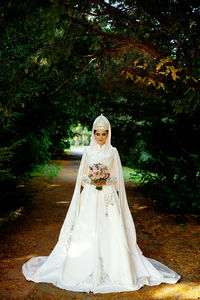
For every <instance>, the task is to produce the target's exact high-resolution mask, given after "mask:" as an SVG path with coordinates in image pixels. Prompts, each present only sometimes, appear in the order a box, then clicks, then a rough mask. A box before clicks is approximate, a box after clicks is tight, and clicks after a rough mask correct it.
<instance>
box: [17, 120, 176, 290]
mask: <svg viewBox="0 0 200 300" xmlns="http://www.w3.org/2000/svg"><path fill="white" fill-rule="evenodd" d="M93 126H94V125H93ZM109 129H110V127H109ZM110 138H111V129H110V131H109V137H108V139H107V141H106V144H104V145H103V146H102V147H100V146H99V145H98V144H96V143H95V141H94V137H92V139H91V143H90V146H87V147H85V148H84V151H83V156H82V159H81V163H80V167H79V171H78V175H77V180H76V186H75V190H74V194H73V197H72V201H71V203H70V207H69V209H68V212H67V215H66V218H65V220H64V223H63V225H62V228H61V231H60V235H59V239H58V242H57V244H56V245H55V247H54V249H53V251H52V252H51V253H50V255H49V256H39V257H32V258H31V259H29V260H28V261H27V262H25V263H24V264H23V267H22V271H23V274H24V276H25V277H26V279H27V280H32V281H34V282H48V283H52V284H54V285H55V286H57V287H59V288H62V289H66V290H70V291H83V292H90V291H92V292H93V293H110V292H122V291H134V290H138V289H140V288H141V287H142V286H144V285H150V286H153V285H158V284H160V283H162V282H166V283H171V284H174V283H176V282H177V281H178V280H179V279H180V275H179V274H177V273H176V272H174V271H173V270H171V269H169V268H168V267H167V266H165V265H163V264H162V263H160V262H158V261H156V260H154V259H152V258H147V257H145V256H144V255H143V254H142V251H141V250H140V248H139V246H138V245H137V242H136V232H135V226H134V222H133V219H132V216H131V213H130V210H129V207H128V203H127V198H126V192H125V187H124V180H123V173H122V166H121V161H120V157H119V154H118V151H117V149H116V148H114V147H112V146H111V144H110ZM99 162H100V163H103V164H105V165H106V166H107V167H108V169H109V171H110V173H111V178H114V180H112V179H111V180H110V181H109V182H108V184H106V185H104V186H103V189H102V190H97V189H96V187H95V186H94V185H92V184H90V183H89V181H88V182H87V180H83V178H86V177H87V174H88V166H90V165H92V164H94V163H99ZM81 185H82V186H83V190H82V192H80V190H81Z"/></svg>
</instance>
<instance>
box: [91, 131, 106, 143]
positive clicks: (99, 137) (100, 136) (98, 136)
mask: <svg viewBox="0 0 200 300" xmlns="http://www.w3.org/2000/svg"><path fill="white" fill-rule="evenodd" d="M94 136H95V140H96V142H97V143H98V144H99V145H100V146H102V145H104V144H105V142H106V139H107V137H108V133H107V131H106V130H96V132H95V134H94Z"/></svg>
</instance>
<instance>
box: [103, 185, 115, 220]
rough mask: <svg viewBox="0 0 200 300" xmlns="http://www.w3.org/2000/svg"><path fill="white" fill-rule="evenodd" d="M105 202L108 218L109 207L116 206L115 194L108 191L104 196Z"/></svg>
mask: <svg viewBox="0 0 200 300" xmlns="http://www.w3.org/2000/svg"><path fill="white" fill-rule="evenodd" d="M104 202H105V205H106V214H105V215H106V216H108V206H109V205H114V203H113V192H110V191H108V193H106V194H105V195H104Z"/></svg>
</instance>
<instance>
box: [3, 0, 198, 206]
mask: <svg viewBox="0 0 200 300" xmlns="http://www.w3.org/2000/svg"><path fill="white" fill-rule="evenodd" d="M1 10H2V12H1V16H0V26H1V45H0V61H1V62H0V66H1V68H0V84H1V89H0V97H1V103H0V126H1V131H0V145H1V150H0V187H1V192H2V193H1V196H0V197H1V202H2V203H5V202H6V201H7V202H6V203H9V201H10V200H7V199H8V198H9V199H11V198H12V199H14V198H15V196H14V194H13V196H9V197H8V194H7V191H8V190H9V191H11V190H13V193H14V191H15V187H16V185H17V184H18V183H19V182H23V181H24V180H26V179H27V178H29V176H30V172H31V171H32V170H33V168H34V167H35V165H37V164H41V163H43V162H48V161H49V160H50V159H51V157H52V154H55V153H62V152H63V150H64V149H66V148H68V147H69V140H70V139H71V138H73V132H72V131H71V128H72V125H73V126H77V125H78V124H79V123H81V124H82V125H83V126H86V127H87V128H88V129H91V126H92V122H93V120H94V119H95V117H96V116H97V115H99V114H100V113H104V114H105V115H106V116H107V117H108V118H109V120H110V122H111V125H112V137H113V140H112V143H113V145H114V146H117V147H118V149H119V151H120V154H121V158H122V161H123V162H124V163H126V164H129V166H130V167H134V169H135V168H136V169H138V170H139V172H140V174H141V172H142V174H143V176H142V178H143V179H142V180H143V183H145V184H146V187H147V186H148V192H149V193H150V192H151V194H152V197H154V196H155V197H156V199H157V203H158V204H159V205H161V206H162V207H163V208H166V209H168V208H169V209H172V210H174V211H186V210H189V211H191V210H195V209H197V208H198V209H199V190H198V186H199V175H198V174H199V160H198V157H199V150H200V149H199V146H198V143H197V141H198V136H199V130H200V129H199V99H200V97H199V95H200V92H199V91H200V85H199V80H198V78H199V74H200V61H199V54H200V53H199V51H200V46H199V31H198V29H199V26H200V24H199V20H200V18H199V4H198V3H196V2H195V1H194V2H192V3H189V2H188V1H162V2H161V1H160V2H159V5H157V2H156V1H155V0H151V1H149V0H148V1H129V0H124V1H117V0H116V1H115V0H113V1H77V0H72V1H67V2H63V1H60V0H52V1H45V2H43V1H38V0H28V1H12V0H11V1H10V0H7V1H4V2H3V3H2V6H1ZM135 174H136V173H135ZM135 176H137V174H136V175H135ZM138 176H139V178H140V176H141V175H138ZM137 180H138V178H137ZM153 187H154V189H153ZM153 190H154V192H153ZM155 191H157V192H158V196H156V194H155ZM183 191H184V195H186V196H184V197H183ZM164 192H165V193H164ZM159 195H160V196H159ZM165 195H166V196H165ZM159 199H160V200H159ZM168 199H169V200H168ZM190 199H191V200H190ZM13 202H14V200H12V201H10V203H12V205H13Z"/></svg>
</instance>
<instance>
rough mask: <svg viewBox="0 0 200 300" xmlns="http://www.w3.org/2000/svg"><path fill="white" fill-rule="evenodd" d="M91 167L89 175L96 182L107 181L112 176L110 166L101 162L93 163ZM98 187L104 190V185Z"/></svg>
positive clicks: (97, 187)
mask: <svg viewBox="0 0 200 300" xmlns="http://www.w3.org/2000/svg"><path fill="white" fill-rule="evenodd" d="M89 168H90V170H89V174H88V177H90V179H91V180H93V181H94V182H102V181H105V180H106V179H107V178H108V177H109V176H110V173H109V171H108V168H107V167H106V166H105V165H103V164H101V163H98V164H93V165H92V166H89ZM96 189H97V190H102V186H96Z"/></svg>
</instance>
